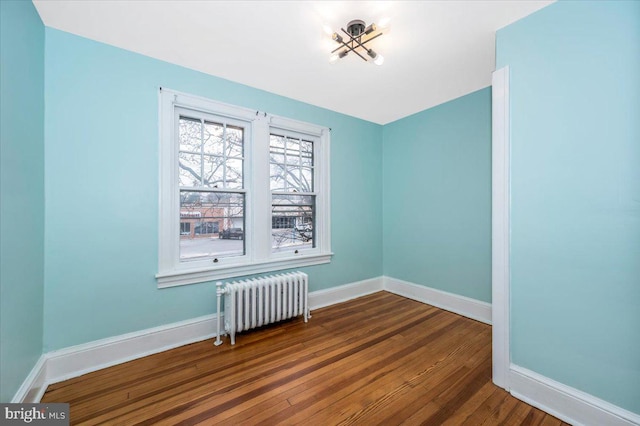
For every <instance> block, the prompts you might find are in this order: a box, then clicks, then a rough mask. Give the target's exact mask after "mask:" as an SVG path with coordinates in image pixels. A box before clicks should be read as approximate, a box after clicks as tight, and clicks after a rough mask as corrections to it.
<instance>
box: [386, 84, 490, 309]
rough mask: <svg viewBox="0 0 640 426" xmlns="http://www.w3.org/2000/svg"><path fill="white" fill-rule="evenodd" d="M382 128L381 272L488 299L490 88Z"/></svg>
mask: <svg viewBox="0 0 640 426" xmlns="http://www.w3.org/2000/svg"><path fill="white" fill-rule="evenodd" d="M383 133H384V138H383V141H384V142H383V176H384V178H383V181H384V182H383V205H384V207H383V218H384V220H383V222H384V228H383V235H384V237H383V241H384V243H383V259H384V274H385V275H386V276H389V277H393V278H399V279H402V280H406V281H409V282H412V283H415V284H420V285H425V286H428V287H432V288H436V289H439V290H444V291H447V292H450V293H455V294H459V295H462V296H467V297H471V298H474V299H478V300H481V301H485V302H491V89H490V88H486V89H482V90H479V91H477V92H474V93H471V94H469V95H466V96H463V97H461V98H458V99H455V100H453V101H450V102H447V103H445V104H442V105H439V106H437V107H434V108H431V109H428V110H426V111H422V112H420V113H417V114H414V115H412V116H409V117H407V118H403V119H401V120H398V121H395V122H393V123H391V124H388V125H386V126H384V129H383Z"/></svg>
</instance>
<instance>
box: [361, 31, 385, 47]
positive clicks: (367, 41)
mask: <svg viewBox="0 0 640 426" xmlns="http://www.w3.org/2000/svg"><path fill="white" fill-rule="evenodd" d="M381 35H382V33H380V34H377V35H375V36H373V37H371V38H368V39H366V40H365V41H363V42H360V40H356V39H354V41H355V42H356V43H358V46H360V47H362V48H363V49H364V50H369V49H367V48H366V47H364V45H365V44H367V43H369V42H370V41H371V40H373V39H374V38H378V37H380V36H381Z"/></svg>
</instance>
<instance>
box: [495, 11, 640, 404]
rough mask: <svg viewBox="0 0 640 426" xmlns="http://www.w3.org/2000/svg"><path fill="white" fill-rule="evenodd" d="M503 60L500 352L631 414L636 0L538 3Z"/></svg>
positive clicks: (638, 339)
mask: <svg viewBox="0 0 640 426" xmlns="http://www.w3.org/2000/svg"><path fill="white" fill-rule="evenodd" d="M505 65H509V67H510V73H511V120H512V122H511V133H512V136H511V138H512V139H511V144H512V152H511V154H512V160H511V161H512V163H511V166H512V176H511V179H512V180H511V185H512V187H511V194H512V206H511V208H512V211H511V214H512V216H511V219H512V224H511V225H512V235H511V239H512V246H511V249H512V251H511V274H512V275H511V297H512V300H511V316H512V324H511V344H512V347H511V351H512V360H513V362H514V363H515V364H517V365H520V366H522V367H526V368H528V369H531V370H533V371H536V372H538V373H540V374H543V375H544V376H547V377H550V378H552V379H555V380H557V381H559V382H561V383H565V384H567V385H569V386H573V387H575V388H577V389H580V390H582V391H585V392H587V393H590V394H592V395H595V396H597V397H600V398H602V399H604V400H606V401H609V402H611V403H613V404H616V405H618V406H620V407H623V408H625V409H627V410H630V411H633V412H635V413H640V308H639V306H638V302H639V301H640V2H631V1H629V2H624V1H623V2H617V1H607V2H569V1H567V2H564V1H563V2H558V3H555V4H553V5H551V6H549V7H546V8H544V9H542V10H541V11H539V12H537V13H535V14H533V15H531V16H529V17H527V18H524V19H523V20H521V21H518V22H516V23H514V24H512V25H510V26H508V27H506V28H505V29H503V30H500V31H499V32H498V35H497V68H501V67H503V66H505Z"/></svg>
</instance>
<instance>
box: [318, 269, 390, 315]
mask: <svg viewBox="0 0 640 426" xmlns="http://www.w3.org/2000/svg"><path fill="white" fill-rule="evenodd" d="M382 284H383V280H382V277H376V278H370V279H368V280H363V281H357V282H355V283H350V284H345V285H340V286H337V287H332V288H328V289H326V290H318V291H312V292H309V309H310V310H314V309H319V308H324V307H326V306H331V305H335V304H336V303H342V302H346V301H347V300H351V299H355V298H358V297H362V296H366V295H367V294H371V293H375V292H378V291H382V290H383V287H382Z"/></svg>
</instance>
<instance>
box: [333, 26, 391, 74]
mask: <svg viewBox="0 0 640 426" xmlns="http://www.w3.org/2000/svg"><path fill="white" fill-rule="evenodd" d="M341 30H342V32H343V33H344V34H345V36H346V37H343V36H342V35H340V34H338V33H337V32H334V33H333V34H332V36H331V38H332V39H333V41H335V42H336V43H338V44H339V46H338V47H336V48H335V49H333V51H331V57H330V58H329V62H331V63H334V62H337V61H338V59H342V58H344V57H345V56H347V54H349V52H353V53H355V54H356V55H358V56H359V57H360V58H362V59H363V60H364V61H365V62H368V59H367V58H366V57H365V55H366V56H368V57H369V58H371V60H373V63H374V64H376V65H382V63H383V62H384V57H383V56H382V55H380V54H379V53H376V52H375V51H374V50H373V49H371V47H369V46H366V44H368V43H369V42H370V41H372V40H374V39H376V38H378V37H380V36H381V35H382V31H379V30H378V27H377V26H376V24H371V25H369V26H366V25H365V23H364V21H363V20H361V19H354V20H353V21H351V22H349V23H348V24H347V29H346V30H345V29H344V28H341Z"/></svg>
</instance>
